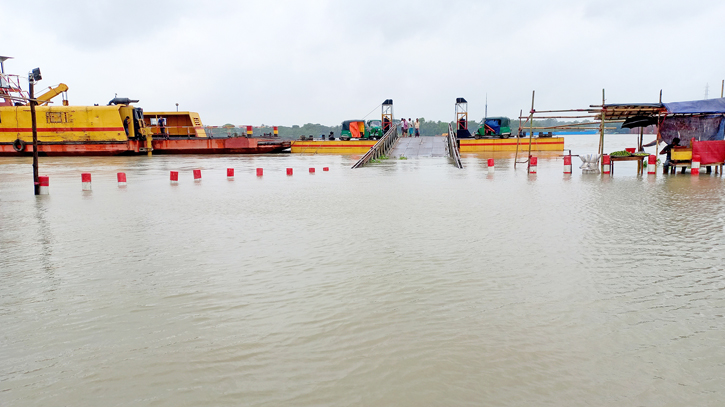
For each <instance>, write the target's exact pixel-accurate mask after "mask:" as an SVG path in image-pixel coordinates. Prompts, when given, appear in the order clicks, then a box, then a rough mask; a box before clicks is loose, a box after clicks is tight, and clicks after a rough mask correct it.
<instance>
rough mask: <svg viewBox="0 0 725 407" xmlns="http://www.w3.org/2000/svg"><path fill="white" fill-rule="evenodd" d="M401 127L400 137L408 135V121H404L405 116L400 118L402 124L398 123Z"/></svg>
mask: <svg viewBox="0 0 725 407" xmlns="http://www.w3.org/2000/svg"><path fill="white" fill-rule="evenodd" d="M400 127H402V129H403V135H402V137H408V122H407V121H405V117H404V118H403V119H402V124H401V125H400Z"/></svg>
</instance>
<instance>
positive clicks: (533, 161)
mask: <svg viewBox="0 0 725 407" xmlns="http://www.w3.org/2000/svg"><path fill="white" fill-rule="evenodd" d="M538 164H539V159H538V157H533V156H532V157H529V174H536V167H538Z"/></svg>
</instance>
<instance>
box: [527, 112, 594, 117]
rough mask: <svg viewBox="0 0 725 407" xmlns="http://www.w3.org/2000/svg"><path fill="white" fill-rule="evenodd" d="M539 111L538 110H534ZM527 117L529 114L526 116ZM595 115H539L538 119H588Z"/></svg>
mask: <svg viewBox="0 0 725 407" xmlns="http://www.w3.org/2000/svg"><path fill="white" fill-rule="evenodd" d="M536 113H539V112H536ZM526 117H529V116H526ZM595 117H597V115H590V116H539V117H537V118H538V119H589V118H595Z"/></svg>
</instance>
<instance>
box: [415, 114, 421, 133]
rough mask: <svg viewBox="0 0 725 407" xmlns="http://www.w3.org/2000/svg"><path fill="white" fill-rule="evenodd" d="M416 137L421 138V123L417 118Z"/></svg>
mask: <svg viewBox="0 0 725 407" xmlns="http://www.w3.org/2000/svg"><path fill="white" fill-rule="evenodd" d="M415 137H420V122H419V121H418V118H417V117H416V118H415Z"/></svg>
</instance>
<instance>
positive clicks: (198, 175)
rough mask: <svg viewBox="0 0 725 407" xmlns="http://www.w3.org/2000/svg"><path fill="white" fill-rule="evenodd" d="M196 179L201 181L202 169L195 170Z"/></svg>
mask: <svg viewBox="0 0 725 407" xmlns="http://www.w3.org/2000/svg"><path fill="white" fill-rule="evenodd" d="M194 181H196V182H199V181H201V170H194Z"/></svg>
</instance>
